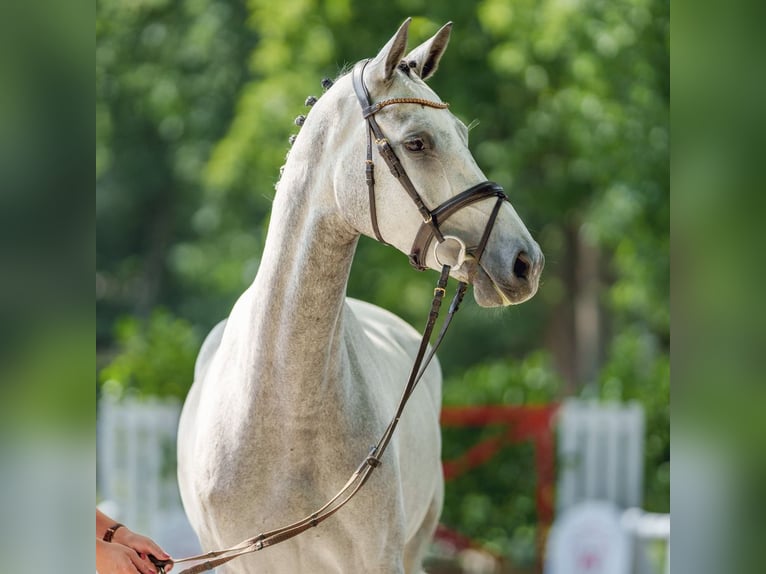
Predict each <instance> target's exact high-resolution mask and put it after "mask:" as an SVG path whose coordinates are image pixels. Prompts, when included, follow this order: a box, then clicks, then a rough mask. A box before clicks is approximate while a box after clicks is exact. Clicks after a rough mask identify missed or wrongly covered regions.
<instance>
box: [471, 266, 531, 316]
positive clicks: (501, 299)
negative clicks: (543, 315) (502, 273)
mask: <svg viewBox="0 0 766 574" xmlns="http://www.w3.org/2000/svg"><path fill="white" fill-rule="evenodd" d="M474 269H476V268H474ZM537 287H538V281H537V278H536V277H535V278H534V279H532V280H528V279H520V278H518V277H511V278H510V280H509V281H506V280H503V279H499V278H496V277H495V276H494V275H493V274H492V273H491V272H490V271H488V270H487V269H485V268H484V267H482V266H479V267H478V269H476V271H475V272H474V279H473V296H474V299H475V300H476V303H478V304H479V306H480V307H507V306H509V305H518V304H519V303H524V302H525V301H528V300H529V299H531V298H532V297H533V296H534V295H535V293H537Z"/></svg>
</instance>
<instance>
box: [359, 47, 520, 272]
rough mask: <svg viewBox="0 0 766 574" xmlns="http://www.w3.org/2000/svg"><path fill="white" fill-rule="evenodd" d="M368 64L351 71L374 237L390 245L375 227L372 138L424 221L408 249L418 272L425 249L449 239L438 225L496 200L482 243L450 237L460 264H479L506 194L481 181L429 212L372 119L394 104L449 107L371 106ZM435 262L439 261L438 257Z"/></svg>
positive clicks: (403, 101)
mask: <svg viewBox="0 0 766 574" xmlns="http://www.w3.org/2000/svg"><path fill="white" fill-rule="evenodd" d="M369 62H370V60H362V61H361V62H359V63H357V64H356V66H354V70H353V72H352V80H353V85H354V92H356V97H357V99H358V100H359V104H360V105H361V107H362V117H364V119H365V120H366V121H367V126H368V129H367V158H366V160H365V179H366V181H367V190H368V194H369V202H370V219H371V220H372V230H373V232H374V233H375V237H376V238H377V240H378V241H380V242H381V243H384V244H386V245H389V244H388V243H387V242H386V241H385V240H384V239H383V236H382V235H381V233H380V228H379V226H378V217H377V210H376V201H375V175H374V170H375V167H374V163H373V158H372V141H373V137H374V139H375V145H376V146H377V148H378V153H379V154H380V156H381V157H382V158H383V160H384V161H385V162H386V164H387V165H388V169H389V170H390V171H391V174H392V175H393V176H394V177H395V178H396V179H397V180H398V181H399V183H400V184H401V186H402V187H403V188H404V191H406V192H407V195H409V197H410V199H412V201H413V202H414V203H415V206H416V207H417V209H418V211H419V212H420V215H421V217H422V218H423V223H422V224H421V225H420V228H419V229H418V231H417V233H416V234H415V240H414V242H413V243H412V248H411V249H410V255H409V259H410V264H411V265H412V266H413V267H414V268H415V269H417V270H418V271H423V270H425V269H427V268H428V267H427V265H426V258H427V253H428V247H429V246H430V245H431V242H432V241H433V239H434V238H436V240H437V241H438V243H442V242H444V241H445V239H450V236H445V235H444V234H443V233H442V231H441V229H440V225H441V224H443V223H444V222H445V221H446V220H447V219H448V218H449V217H450V216H452V215H454V214H455V213H456V212H458V211H459V210H461V209H463V208H464V207H467V206H468V205H471V204H472V203H476V202H477V201H481V200H483V199H488V198H490V197H495V198H497V200H496V202H495V206H494V208H493V209H492V213H491V214H490V216H489V219H488V221H487V225H486V227H485V228H484V233H483V234H482V237H481V240H480V241H479V243H478V244H477V245H476V246H473V247H468V248H466V247H465V244H464V243H463V242H462V241H461V240H460V239H458V238H452V239H456V240H457V242H458V243H459V244H460V245H461V251H464V253H461V254H460V257H459V261H461V262H462V259H463V258H464V257H465V255H466V254H467V255H471V256H472V257H473V258H474V259H475V260H476V262H477V264H478V262H479V260H480V259H481V256H482V253H483V252H484V248H485V247H486V245H487V241H488V240H489V235H490V233H491V232H492V228H493V227H494V225H495V219H496V218H497V215H498V213H499V212H500V206H501V205H502V203H503V201H507V200H508V197H507V196H506V195H505V192H504V191H503V188H502V187H500V186H499V185H498V184H496V183H494V182H491V181H484V182H481V183H479V184H477V185H474V186H473V187H470V188H468V189H466V190H465V191H463V192H461V193H459V194H457V195H456V196H454V197H451V198H449V199H448V200H447V201H445V202H444V203H442V204H441V205H439V206H437V207H436V208H434V209H429V208H428V206H427V205H426V204H425V202H424V201H423V198H422V197H420V194H419V193H418V191H417V189H415V185H414V184H413V183H412V180H411V179H410V178H409V176H408V175H407V172H406V171H405V169H404V166H403V165H402V162H401V161H399V158H398V157H397V156H396V153H395V152H394V149H393V148H392V147H391V144H390V143H389V141H388V139H386V137H385V136H384V135H383V131H382V130H381V129H380V125H378V122H377V120H376V119H375V114H377V113H378V112H379V111H380V110H382V109H383V108H385V107H386V106H390V105H394V104H418V105H421V106H428V107H430V108H436V109H446V108H447V107H448V106H449V104H446V103H443V102H433V101H431V100H425V99H422V98H391V99H388V100H383V101H381V102H378V103H376V104H373V103H372V99H371V97H370V92H369V91H368V90H367V86H366V85H365V83H364V69H365V67H366V66H367V64H368V63H369ZM436 259H437V261H439V257H438V255H437V257H436ZM440 263H441V262H440Z"/></svg>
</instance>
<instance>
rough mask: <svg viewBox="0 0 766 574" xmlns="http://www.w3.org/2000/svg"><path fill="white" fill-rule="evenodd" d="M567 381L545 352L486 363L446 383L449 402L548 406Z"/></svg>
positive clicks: (446, 402) (445, 399)
mask: <svg viewBox="0 0 766 574" xmlns="http://www.w3.org/2000/svg"><path fill="white" fill-rule="evenodd" d="M563 388H564V382H563V380H562V379H561V377H560V376H559V375H558V374H557V373H556V372H555V370H554V369H553V366H552V365H551V360H550V356H549V355H548V354H547V353H546V352H544V351H537V352H534V353H531V354H529V355H527V356H526V357H525V358H524V359H523V360H521V361H516V360H514V359H502V360H495V361H491V362H484V363H481V364H479V365H476V366H475V367H471V368H469V369H468V370H466V371H465V372H464V373H463V374H462V375H460V376H454V377H449V378H447V380H446V381H445V383H444V404H447V405H501V404H506V405H544V404H548V403H551V402H554V401H556V399H557V398H558V397H559V396H560V395H561V392H562V390H563Z"/></svg>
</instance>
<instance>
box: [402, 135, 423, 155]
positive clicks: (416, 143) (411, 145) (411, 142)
mask: <svg viewBox="0 0 766 574" xmlns="http://www.w3.org/2000/svg"><path fill="white" fill-rule="evenodd" d="M404 147H405V148H407V151H412V152H419V151H423V150H425V149H426V142H425V141H423V138H411V139H408V140H407V141H405V142H404Z"/></svg>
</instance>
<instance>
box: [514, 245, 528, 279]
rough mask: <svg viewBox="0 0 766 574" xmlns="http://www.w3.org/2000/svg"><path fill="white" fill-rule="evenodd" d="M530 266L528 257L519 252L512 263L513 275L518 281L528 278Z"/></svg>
mask: <svg viewBox="0 0 766 574" xmlns="http://www.w3.org/2000/svg"><path fill="white" fill-rule="evenodd" d="M530 266H531V264H530V261H529V255H527V254H526V253H525V252H524V251H521V252H520V253H519V254H518V255H517V256H516V261H514V262H513V274H514V275H515V276H516V277H518V278H519V279H527V278H528V277H529V269H530Z"/></svg>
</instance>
